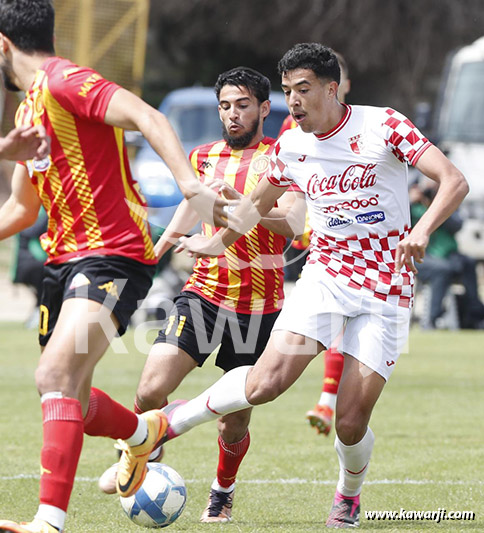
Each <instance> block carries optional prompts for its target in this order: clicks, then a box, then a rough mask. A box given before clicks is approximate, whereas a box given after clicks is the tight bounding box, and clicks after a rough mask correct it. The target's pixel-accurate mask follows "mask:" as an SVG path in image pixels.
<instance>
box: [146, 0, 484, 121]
mask: <svg viewBox="0 0 484 533" xmlns="http://www.w3.org/2000/svg"><path fill="white" fill-rule="evenodd" d="M482 34H484V9H483V0H457V1H456V0H419V1H418V2H409V1H408V0H391V1H389V0H293V1H292V2H288V1H287V0H267V1H266V2H260V0H245V1H244V2H239V1H238V0H183V2H181V1H180V0H163V2H157V1H153V2H151V12H150V32H149V39H148V63H147V69H146V77H145V97H146V98H147V99H148V100H149V101H150V102H151V103H153V104H156V105H157V104H158V103H159V101H160V100H161V98H162V96H163V95H164V94H165V93H166V92H167V91H168V90H170V89H173V88H176V87H180V86H184V85H192V84H194V83H199V84H202V85H208V86H211V85H212V84H213V83H214V81H215V79H216V76H217V75H218V73H219V72H221V71H222V70H224V69H227V68H231V67H234V66H237V65H239V64H245V65H248V66H251V67H254V68H256V69H259V70H261V71H262V72H264V73H265V74H266V75H267V76H268V77H269V78H270V79H271V80H272V82H273V88H274V89H277V88H278V87H279V77H278V75H277V71H276V67H277V61H278V60H279V59H280V57H281V56H282V55H283V54H284V52H285V51H286V50H287V49H288V48H290V47H291V46H292V45H293V44H295V43H297V42H308V41H319V42H322V43H324V44H327V45H329V46H331V47H333V48H334V49H335V50H338V51H340V52H341V53H343V55H344V56H345V57H346V59H347V61H348V63H349V67H350V72H351V79H352V81H353V85H352V90H351V102H354V103H367V104H374V105H391V106H393V107H396V108H397V109H399V110H401V111H402V112H404V113H406V114H408V115H410V116H412V112H413V109H414V107H415V104H416V103H417V102H418V101H419V100H433V98H434V97H435V93H436V90H437V85H438V80H439V77H440V74H441V71H442V68H443V66H444V63H445V58H446V55H447V53H448V52H450V51H451V50H452V49H454V48H456V47H459V46H462V45H464V44H468V43H470V42H472V41H473V40H475V39H476V38H478V37H480V36H481V35H482Z"/></svg>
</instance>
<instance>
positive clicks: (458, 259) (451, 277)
mask: <svg viewBox="0 0 484 533" xmlns="http://www.w3.org/2000/svg"><path fill="white" fill-rule="evenodd" d="M436 187H437V184H435V185H434V182H431V183H429V184H428V185H427V184H426V185H425V186H422V185H420V184H419V183H415V184H413V185H412V186H411V187H410V190H409V194H410V212H411V217H412V226H414V225H415V224H416V223H417V221H418V220H419V219H420V217H421V216H422V215H423V214H424V213H425V211H426V210H427V208H428V207H429V205H430V204H431V202H432V200H433V198H434V196H435V193H436ZM461 227H462V218H461V217H460V215H459V213H458V212H457V211H456V212H455V213H453V214H452V215H451V216H450V217H449V218H448V219H447V220H446V221H445V222H444V223H443V224H442V225H441V226H440V227H439V228H437V229H436V230H435V231H434V232H433V233H432V235H431V237H430V241H429V245H428V247H427V251H426V255H425V258H424V261H423V263H422V264H420V265H417V268H418V277H417V279H418V280H419V281H421V282H423V283H428V284H429V285H430V287H431V298H430V317H429V318H430V320H429V327H430V328H435V327H436V322H437V320H438V318H439V317H440V316H441V315H442V314H443V312H444V309H443V306H442V302H443V300H444V297H445V295H446V293H447V291H448V289H449V287H450V285H451V284H452V283H454V282H458V283H460V284H462V285H463V286H464V289H465V294H464V297H463V302H462V305H459V314H460V315H461V316H460V322H461V327H462V328H463V329H481V328H484V304H483V303H482V302H481V300H480V299H479V291H478V283H477V273H476V262H475V260H474V259H472V258H471V257H469V256H467V255H464V254H462V253H460V252H459V250H458V245H457V240H456V238H455V234H456V233H457V232H458V231H459V230H460V229H461Z"/></svg>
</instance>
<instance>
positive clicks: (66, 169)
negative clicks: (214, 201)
mask: <svg viewBox="0 0 484 533" xmlns="http://www.w3.org/2000/svg"><path fill="white" fill-rule="evenodd" d="M118 89H119V86H118V85H116V84H115V83H112V82H109V81H107V80H105V79H103V78H102V77H101V76H100V75H99V74H98V73H97V72H95V71H94V70H92V69H90V68H85V67H79V66H77V65H75V64H74V63H71V62H70V61H68V60H66V59H62V58H60V57H51V58H49V59H47V60H46V61H45V62H44V63H43V65H42V67H41V68H40V69H39V71H38V72H37V74H36V77H35V80H34V82H33V84H32V86H31V87H30V89H29V91H28V92H27V93H26V95H25V99H24V100H23V102H22V103H21V104H20V106H19V108H18V110H17V115H16V119H15V120H16V124H17V125H18V126H19V125H21V124H29V125H30V124H43V125H44V126H45V128H46V130H47V133H48V134H49V135H50V137H51V139H52V144H51V154H50V156H49V157H48V158H46V159H45V160H43V161H35V160H33V161H28V162H27V169H28V171H29V175H30V178H31V181H32V184H33V185H34V186H35V187H36V189H37V193H38V195H39V197H40V199H41V202H42V204H43V206H44V207H45V210H46V211H47V214H48V216H49V222H48V229H47V233H46V234H44V235H43V236H42V238H41V243H42V246H43V248H44V250H45V251H46V252H47V254H48V259H47V262H48V263H63V262H65V261H68V260H70V259H73V258H77V257H83V256H86V255H90V254H103V255H122V256H125V257H129V258H132V259H136V260H138V261H141V262H143V263H147V264H152V263H155V262H156V259H155V255H154V252H153V243H152V240H151V236H150V231H149V226H148V222H147V216H146V215H147V210H146V202H145V200H144V198H143V196H142V194H141V192H140V190H139V187H138V185H137V183H136V182H135V181H134V180H133V178H132V176H131V171H130V168H129V162H128V157H127V152H126V147H125V144H124V136H123V130H122V129H120V128H115V127H112V126H109V125H107V124H105V123H104V116H105V113H106V109H107V106H108V104H109V101H110V99H111V97H112V95H113V94H114V92H115V91H117V90H118Z"/></svg>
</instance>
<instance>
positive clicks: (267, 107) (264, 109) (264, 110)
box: [260, 100, 271, 118]
mask: <svg viewBox="0 0 484 533" xmlns="http://www.w3.org/2000/svg"><path fill="white" fill-rule="evenodd" d="M270 112H271V103H270V101H269V100H264V102H262V104H261V105H260V114H261V117H262V118H266V117H267V115H268V114H269V113H270Z"/></svg>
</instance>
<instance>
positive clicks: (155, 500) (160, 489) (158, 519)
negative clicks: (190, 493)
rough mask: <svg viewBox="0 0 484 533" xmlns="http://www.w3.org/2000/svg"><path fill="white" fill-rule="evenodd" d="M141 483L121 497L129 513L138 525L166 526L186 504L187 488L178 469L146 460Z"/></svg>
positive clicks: (177, 515) (123, 506) (125, 509)
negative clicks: (132, 491) (133, 490)
mask: <svg viewBox="0 0 484 533" xmlns="http://www.w3.org/2000/svg"><path fill="white" fill-rule="evenodd" d="M147 466H148V472H147V474H146V478H145V480H144V481H143V484H142V485H141V487H140V488H139V489H138V490H137V491H136V492H135V493H134V494H133V495H132V496H129V497H128V498H120V500H121V506H122V508H123V509H124V512H125V513H126V514H127V515H128V517H129V518H130V519H131V520H132V521H133V522H134V523H135V524H137V525H138V526H144V527H158V528H161V527H166V526H169V525H170V524H172V523H173V522H174V521H175V520H176V519H177V518H178V517H179V516H180V515H181V514H182V511H183V509H184V508H185V503H186V501H187V489H186V487H185V482H184V481H183V478H182V477H181V476H180V474H179V473H178V472H176V471H175V470H174V469H173V468H171V467H170V466H167V465H164V464H161V463H148V465H147Z"/></svg>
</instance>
